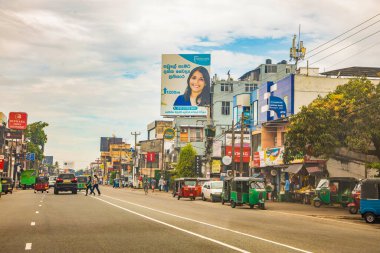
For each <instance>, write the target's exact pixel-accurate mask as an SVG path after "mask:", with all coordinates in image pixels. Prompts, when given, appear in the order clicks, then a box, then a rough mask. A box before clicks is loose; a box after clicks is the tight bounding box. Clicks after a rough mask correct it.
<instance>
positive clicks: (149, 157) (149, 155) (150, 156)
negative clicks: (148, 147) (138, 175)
mask: <svg viewBox="0 0 380 253" xmlns="http://www.w3.org/2000/svg"><path fill="white" fill-rule="evenodd" d="M146 160H147V162H149V163H154V162H155V161H156V153H155V152H148V153H147V155H146Z"/></svg>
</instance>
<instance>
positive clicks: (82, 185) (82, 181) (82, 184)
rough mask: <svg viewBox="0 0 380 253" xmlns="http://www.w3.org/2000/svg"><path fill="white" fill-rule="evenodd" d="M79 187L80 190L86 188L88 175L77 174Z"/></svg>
mask: <svg viewBox="0 0 380 253" xmlns="http://www.w3.org/2000/svg"><path fill="white" fill-rule="evenodd" d="M77 184H78V186H77V189H78V191H80V190H86V188H87V187H86V184H87V177H86V176H77Z"/></svg>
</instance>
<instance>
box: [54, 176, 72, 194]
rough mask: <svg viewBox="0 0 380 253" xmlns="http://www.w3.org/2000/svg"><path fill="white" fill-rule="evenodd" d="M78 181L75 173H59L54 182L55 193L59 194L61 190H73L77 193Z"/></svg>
mask: <svg viewBox="0 0 380 253" xmlns="http://www.w3.org/2000/svg"><path fill="white" fill-rule="evenodd" d="M77 183H78V181H77V178H76V177H75V175H74V174H72V173H65V174H59V175H58V177H57V179H56V181H55V184H54V194H58V193H59V192H60V191H66V192H67V191H71V192H72V193H73V194H77V190H78V184H77Z"/></svg>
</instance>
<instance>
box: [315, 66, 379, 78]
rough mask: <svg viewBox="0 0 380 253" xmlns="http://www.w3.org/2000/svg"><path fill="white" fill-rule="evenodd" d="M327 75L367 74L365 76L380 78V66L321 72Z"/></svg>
mask: <svg viewBox="0 0 380 253" xmlns="http://www.w3.org/2000/svg"><path fill="white" fill-rule="evenodd" d="M321 75H326V76H365V77H378V78H380V68H374V67H350V68H343V69H336V70H331V71H327V72H323V73H321Z"/></svg>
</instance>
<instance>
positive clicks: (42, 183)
mask: <svg viewBox="0 0 380 253" xmlns="http://www.w3.org/2000/svg"><path fill="white" fill-rule="evenodd" d="M44 191H46V192H47V193H49V178H48V177H44V176H41V177H36V182H35V184H34V193H36V192H42V193H43V192H44Z"/></svg>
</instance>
